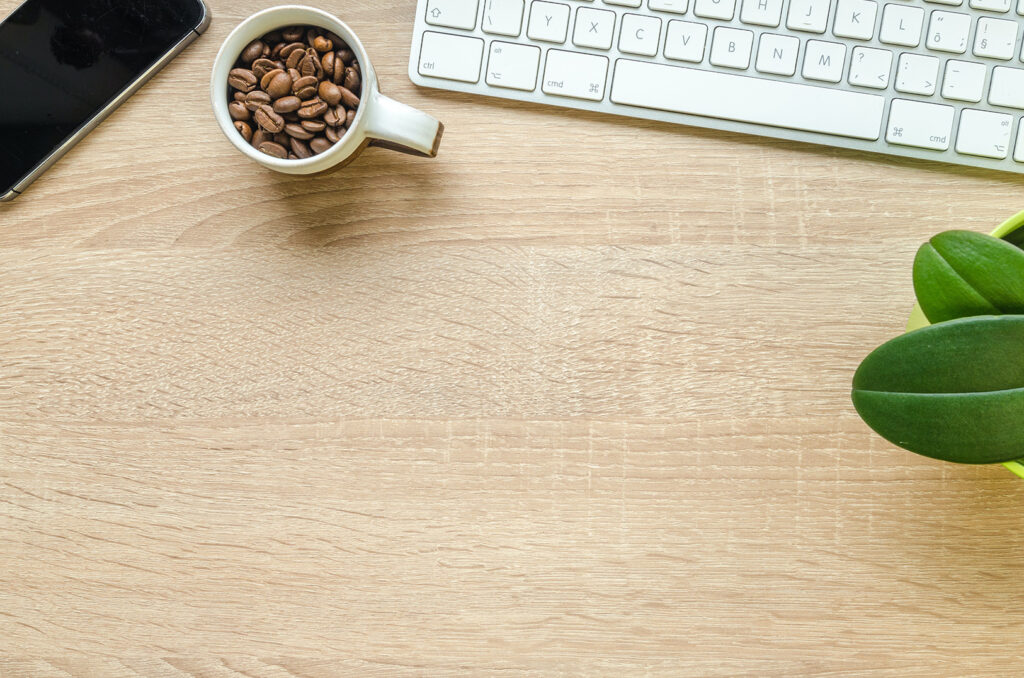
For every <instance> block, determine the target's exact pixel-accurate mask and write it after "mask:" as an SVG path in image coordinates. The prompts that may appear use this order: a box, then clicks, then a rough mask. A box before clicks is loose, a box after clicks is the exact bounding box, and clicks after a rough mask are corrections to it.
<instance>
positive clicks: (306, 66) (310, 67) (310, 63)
mask: <svg viewBox="0 0 1024 678" xmlns="http://www.w3.org/2000/svg"><path fill="white" fill-rule="evenodd" d="M299 73H302V75H303V76H309V75H312V76H315V75H316V59H311V58H310V57H309V56H305V57H303V58H302V61H300V62H299Z"/></svg>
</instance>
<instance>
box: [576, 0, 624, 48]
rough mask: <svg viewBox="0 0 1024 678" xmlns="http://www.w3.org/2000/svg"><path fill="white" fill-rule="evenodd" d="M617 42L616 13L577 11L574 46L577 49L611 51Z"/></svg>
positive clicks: (604, 10)
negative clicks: (613, 44)
mask: <svg viewBox="0 0 1024 678" xmlns="http://www.w3.org/2000/svg"><path fill="white" fill-rule="evenodd" d="M614 40H615V12H612V11H609V10H607V9H590V8H589V7H580V8H579V9H578V10H576V28H575V29H574V30H573V34H572V44H574V45H576V46H577V47H592V48H594V49H611V48H612V42H614Z"/></svg>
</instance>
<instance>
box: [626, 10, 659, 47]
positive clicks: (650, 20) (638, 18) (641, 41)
mask: <svg viewBox="0 0 1024 678" xmlns="http://www.w3.org/2000/svg"><path fill="white" fill-rule="evenodd" d="M659 45H661V19H659V18H658V17H654V16H642V15H640V14H626V15H625V16H623V17H622V32H621V33H620V34H619V51H620V52H624V53H626V54H639V55H640V56H654V55H655V54H657V53H658V46H659Z"/></svg>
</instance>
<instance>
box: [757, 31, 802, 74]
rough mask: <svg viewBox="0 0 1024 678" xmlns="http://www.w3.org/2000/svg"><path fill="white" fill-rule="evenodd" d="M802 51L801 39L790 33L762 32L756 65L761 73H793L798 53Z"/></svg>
mask: <svg viewBox="0 0 1024 678" xmlns="http://www.w3.org/2000/svg"><path fill="white" fill-rule="evenodd" d="M799 51H800V40H799V39H798V38H794V37H792V36H789V35H775V34H773V33H762V34H761V41H760V43H758V46H757V61H756V63H755V64H754V67H755V68H756V69H757V70H758V71H760V72H761V73H772V74H774V75H793V74H794V73H796V55H797V52H799Z"/></svg>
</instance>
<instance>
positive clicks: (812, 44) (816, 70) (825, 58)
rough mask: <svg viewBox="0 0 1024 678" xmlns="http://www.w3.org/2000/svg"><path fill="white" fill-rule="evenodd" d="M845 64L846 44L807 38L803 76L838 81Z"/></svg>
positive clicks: (825, 80) (841, 77)
mask: <svg viewBox="0 0 1024 678" xmlns="http://www.w3.org/2000/svg"><path fill="white" fill-rule="evenodd" d="M845 65H846V45H841V44H839V43H837V42H824V41H823V40H808V41H807V47H806V49H805V50H804V69H803V73H802V74H803V76H804V77H805V78H807V79H808V80H821V81H823V82H839V81H840V80H842V79H843V66H845Z"/></svg>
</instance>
